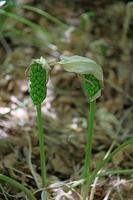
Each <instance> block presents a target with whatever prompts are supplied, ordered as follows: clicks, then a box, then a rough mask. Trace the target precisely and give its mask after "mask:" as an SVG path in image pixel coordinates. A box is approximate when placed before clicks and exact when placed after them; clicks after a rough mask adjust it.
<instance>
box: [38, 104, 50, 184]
mask: <svg viewBox="0 0 133 200" xmlns="http://www.w3.org/2000/svg"><path fill="white" fill-rule="evenodd" d="M36 109H37V118H38V129H39V133H38V138H39V146H40V161H41V177H42V186H43V187H45V186H46V184H47V178H46V158H45V146H44V132H43V125H42V112H41V104H39V105H37V106H36Z"/></svg>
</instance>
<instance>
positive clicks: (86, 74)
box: [59, 56, 103, 199]
mask: <svg viewBox="0 0 133 200" xmlns="http://www.w3.org/2000/svg"><path fill="white" fill-rule="evenodd" d="M59 64H60V65H62V66H63V68H64V69H65V70H66V71H68V72H74V73H78V74H80V75H82V76H81V77H82V79H83V86H84V89H85V92H86V94H87V96H88V99H89V105H90V110H89V116H88V129H87V132H86V141H87V143H86V147H85V161H84V166H83V173H82V178H83V179H86V177H88V176H90V174H91V173H90V165H91V157H92V156H91V154H92V139H93V126H94V114H95V105H96V99H97V98H98V97H99V96H100V94H101V84H100V83H101V82H102V81H103V72H102V69H101V67H100V66H99V65H98V64H97V63H95V62H94V61H93V60H91V59H89V58H85V57H81V56H72V57H64V58H63V59H62V60H61V61H60V62H59ZM87 186H88V183H87V182H84V183H83V184H82V188H81V195H82V196H83V198H84V199H85V198H86V196H87V192H88V187H87Z"/></svg>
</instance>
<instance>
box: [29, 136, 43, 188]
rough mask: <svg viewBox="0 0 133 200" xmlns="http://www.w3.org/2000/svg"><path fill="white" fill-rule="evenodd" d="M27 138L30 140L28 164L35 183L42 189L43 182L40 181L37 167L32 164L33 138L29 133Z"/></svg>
mask: <svg viewBox="0 0 133 200" xmlns="http://www.w3.org/2000/svg"><path fill="white" fill-rule="evenodd" d="M27 140H28V144H29V149H28V156H27V157H28V165H29V168H30V171H31V174H32V176H33V178H34V180H35V183H36V185H37V188H38V189H40V187H41V184H40V182H39V181H38V178H37V175H36V171H35V169H34V168H33V165H32V161H31V156H32V144H31V139H30V136H29V135H28V136H27Z"/></svg>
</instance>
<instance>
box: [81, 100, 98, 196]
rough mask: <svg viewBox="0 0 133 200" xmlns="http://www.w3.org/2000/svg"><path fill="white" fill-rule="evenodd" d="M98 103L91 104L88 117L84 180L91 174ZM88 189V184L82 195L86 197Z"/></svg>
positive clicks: (83, 186)
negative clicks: (95, 116) (95, 115)
mask: <svg viewBox="0 0 133 200" xmlns="http://www.w3.org/2000/svg"><path fill="white" fill-rule="evenodd" d="M95 107H96V101H92V102H90V109H89V116H88V128H87V133H86V142H87V143H86V147H85V163H84V169H83V175H82V176H83V179H85V178H86V177H87V176H89V174H90V164H91V154H92V136H93V127H94V114H95ZM86 193H87V188H86V183H84V184H83V185H82V187H81V195H82V196H84V199H85V196H86Z"/></svg>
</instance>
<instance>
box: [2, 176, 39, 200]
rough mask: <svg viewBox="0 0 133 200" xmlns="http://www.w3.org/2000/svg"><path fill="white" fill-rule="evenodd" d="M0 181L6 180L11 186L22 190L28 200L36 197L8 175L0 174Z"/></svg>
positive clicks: (33, 199) (34, 199)
mask: <svg viewBox="0 0 133 200" xmlns="http://www.w3.org/2000/svg"><path fill="white" fill-rule="evenodd" d="M0 181H3V182H6V183H8V184H9V185H11V186H12V187H15V188H18V189H19V190H21V191H22V192H24V193H25V194H26V196H27V198H28V199H29V200H36V198H35V197H34V196H33V194H32V192H31V191H30V190H29V189H27V188H26V187H24V186H23V185H22V184H21V183H19V182H17V181H15V180H14V179H12V178H9V177H8V176H5V175H3V174H0Z"/></svg>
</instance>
